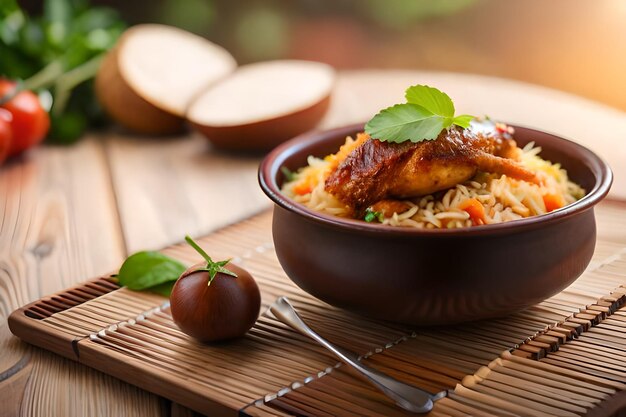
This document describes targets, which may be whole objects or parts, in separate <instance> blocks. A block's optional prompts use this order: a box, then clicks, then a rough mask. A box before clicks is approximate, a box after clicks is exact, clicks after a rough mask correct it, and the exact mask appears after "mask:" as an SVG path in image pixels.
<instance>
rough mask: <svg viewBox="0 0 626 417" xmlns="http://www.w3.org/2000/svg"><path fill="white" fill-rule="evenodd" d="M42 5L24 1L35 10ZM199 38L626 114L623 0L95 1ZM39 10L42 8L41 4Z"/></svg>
mask: <svg viewBox="0 0 626 417" xmlns="http://www.w3.org/2000/svg"><path fill="white" fill-rule="evenodd" d="M40 3H41V2H39V1H25V2H24V4H25V5H27V7H28V8H30V9H36V8H37V7H38V4H40ZM92 3H93V4H98V5H106V6H110V7H113V8H115V9H116V10H118V12H119V13H120V15H121V17H122V18H123V19H124V20H125V21H127V22H128V23H129V24H134V23H140V22H160V23H166V24H171V25H175V26H179V27H182V28H185V29H188V30H190V31H192V32H195V33H198V34H202V35H204V36H206V37H208V38H209V39H211V40H212V41H214V42H217V43H219V44H221V45H223V46H224V47H226V48H227V49H228V50H230V51H231V53H232V54H233V55H234V56H235V58H236V59H237V60H238V61H239V62H240V63H247V62H253V61H259V60H266V59H274V58H300V59H312V60H319V61H323V62H327V63H330V64H332V65H334V66H336V67H338V68H414V69H432V70H443V71H460V72H470V73H478V74H486V75H494V76H500V77H506V78H513V79H517V80H522V81H527V82H531V83H536V84H541V85H545V86H548V87H552V88H556V89H560V90H564V91H568V92H572V93H575V94H578V95H581V96H584V97H587V98H591V99H594V100H597V101H600V102H603V103H605V104H609V105H612V106H614V107H617V108H619V109H622V110H626V1H623V0H595V1H586V0H551V1H544V0H526V1H517V0H133V1H127V0H94V1H93V2H92ZM39 7H40V6H39Z"/></svg>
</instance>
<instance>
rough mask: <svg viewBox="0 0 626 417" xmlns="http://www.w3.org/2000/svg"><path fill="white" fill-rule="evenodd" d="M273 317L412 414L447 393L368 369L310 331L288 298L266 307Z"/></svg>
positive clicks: (349, 354)
mask: <svg viewBox="0 0 626 417" xmlns="http://www.w3.org/2000/svg"><path fill="white" fill-rule="evenodd" d="M269 309H270V311H271V312H272V314H274V316H275V317H276V318H277V319H278V320H280V321H282V322H283V323H285V324H286V325H288V326H289V327H291V328H292V329H294V330H297V331H298V332H300V333H302V334H303V335H305V336H308V337H310V338H311V339H313V340H315V341H316V342H317V343H319V344H320V345H322V346H324V347H325V348H326V349H328V350H330V351H331V352H332V353H334V354H335V356H337V357H338V358H339V359H340V360H341V361H342V362H344V363H345V364H346V365H348V366H349V367H351V368H352V369H353V370H355V371H356V373H357V374H358V375H360V376H361V377H363V378H364V379H365V380H367V381H368V382H370V383H371V384H372V385H374V386H375V387H376V388H378V389H379V390H380V391H382V392H383V393H384V394H385V395H387V396H388V397H389V398H391V399H392V400H394V401H395V402H396V404H398V405H399V406H400V407H402V408H403V409H405V410H407V411H411V412H413V413H427V412H429V411H430V410H431V409H432V408H433V402H434V401H436V400H438V399H439V398H442V397H445V396H446V394H447V392H446V391H442V392H440V393H438V394H430V393H428V392H426V391H424V390H421V389H419V388H417V387H414V386H412V385H408V384H405V383H404V382H401V381H398V380H397V379H394V378H392V377H390V376H389V375H386V374H384V373H382V372H380V371H377V370H376V369H373V368H370V367H369V366H367V365H364V364H363V363H361V362H360V361H359V356H358V355H357V354H356V353H354V352H351V351H349V350H346V349H343V348H340V347H337V346H335V345H333V344H332V343H330V342H329V341H327V340H326V339H324V338H323V337H322V336H320V335H319V334H317V333H316V332H314V331H313V330H311V328H310V327H309V326H307V324H306V323H305V322H304V321H303V320H302V318H301V317H300V316H299V315H298V313H297V312H296V309H295V308H294V307H293V306H292V305H291V303H290V302H289V300H288V299H287V297H278V298H277V299H276V301H274V303H273V304H272V305H270V307H269Z"/></svg>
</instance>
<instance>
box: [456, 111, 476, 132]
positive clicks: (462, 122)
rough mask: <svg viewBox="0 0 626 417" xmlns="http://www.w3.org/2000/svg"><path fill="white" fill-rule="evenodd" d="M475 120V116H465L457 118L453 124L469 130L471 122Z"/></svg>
mask: <svg viewBox="0 0 626 417" xmlns="http://www.w3.org/2000/svg"><path fill="white" fill-rule="evenodd" d="M473 119H474V116H470V115H468V114H463V115H461V116H456V117H455V118H454V119H452V123H454V124H455V125H457V126H461V127H462V128H464V129H467V128H468V127H469V125H470V122H471V121H472V120H473Z"/></svg>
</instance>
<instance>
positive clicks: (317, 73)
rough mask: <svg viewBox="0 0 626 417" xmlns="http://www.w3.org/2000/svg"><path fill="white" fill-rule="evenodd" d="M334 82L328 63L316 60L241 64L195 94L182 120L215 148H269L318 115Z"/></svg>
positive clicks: (309, 125)
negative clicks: (189, 124)
mask: <svg viewBox="0 0 626 417" xmlns="http://www.w3.org/2000/svg"><path fill="white" fill-rule="evenodd" d="M334 81H335V71H334V70H333V68H332V67H330V66H329V65H326V64H322V63H319V62H310V61H296V60H279V61H267V62H260V63H255V64H250V65H244V66H241V67H239V68H238V69H237V70H236V71H235V72H234V73H232V74H231V75H230V76H228V77H227V78H224V79H223V80H221V81H220V82H218V83H215V84H213V85H212V86H211V87H209V88H208V89H207V90H206V91H204V92H203V93H201V94H200V95H198V96H197V97H196V98H195V99H194V100H193V101H192V103H191V105H190V106H189V109H188V111H187V119H188V120H189V121H190V122H191V123H192V125H193V126H195V127H196V128H197V129H198V130H199V131H200V132H202V133H203V134H204V135H205V136H206V137H207V138H208V139H209V140H210V141H211V142H212V143H213V144H214V145H215V146H217V147H219V148H223V149H232V150H253V151H254V150H267V149H271V148H272V147H274V146H276V145H277V144H279V143H281V142H283V141H285V140H287V139H289V138H292V137H294V136H296V135H298V134H300V133H303V132H306V131H307V130H310V129H312V128H313V127H314V126H315V125H316V124H317V123H318V122H319V121H320V120H321V118H322V117H323V116H324V114H325V113H326V110H327V109H328V106H329V103H330V96H331V92H332V89H333V85H334Z"/></svg>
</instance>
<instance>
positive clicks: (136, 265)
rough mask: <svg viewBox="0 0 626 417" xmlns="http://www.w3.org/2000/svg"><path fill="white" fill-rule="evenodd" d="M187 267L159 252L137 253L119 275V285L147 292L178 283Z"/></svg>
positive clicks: (128, 260)
mask: <svg viewBox="0 0 626 417" xmlns="http://www.w3.org/2000/svg"><path fill="white" fill-rule="evenodd" d="M186 269H187V267H186V266H185V265H183V264H182V263H181V262H179V261H177V260H176V259H172V258H170V257H169V256H165V255H163V254H162V253H159V252H150V251H143V252H137V253H135V254H133V255H131V256H129V257H128V259H126V261H124V263H123V264H122V267H121V268H120V272H119V274H118V275H117V279H118V280H119V283H120V284H121V285H123V286H126V287H128V288H129V289H131V290H136V291H137V290H145V289H148V288H152V287H155V286H158V285H161V284H163V283H166V282H169V281H176V280H177V279H178V277H179V276H180V275H181V274H182V273H183V272H185V270H186Z"/></svg>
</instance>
